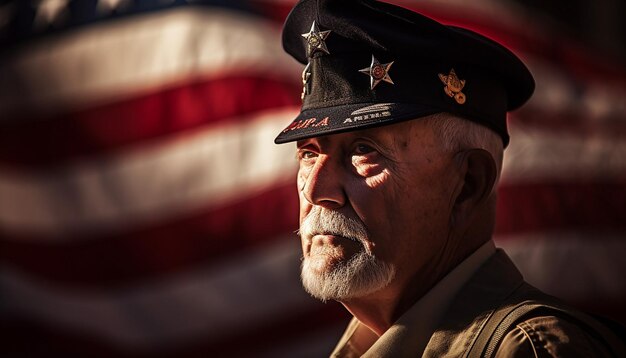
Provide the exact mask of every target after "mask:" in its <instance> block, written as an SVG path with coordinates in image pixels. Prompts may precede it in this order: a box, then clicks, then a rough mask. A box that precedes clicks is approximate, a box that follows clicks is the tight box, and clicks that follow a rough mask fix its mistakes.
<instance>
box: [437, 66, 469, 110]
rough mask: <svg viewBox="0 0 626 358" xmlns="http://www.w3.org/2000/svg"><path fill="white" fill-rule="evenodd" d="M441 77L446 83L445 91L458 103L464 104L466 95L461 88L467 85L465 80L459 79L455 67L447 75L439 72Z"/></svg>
mask: <svg viewBox="0 0 626 358" xmlns="http://www.w3.org/2000/svg"><path fill="white" fill-rule="evenodd" d="M439 79H440V80H441V82H443V84H444V85H446V86H445V87H444V88H443V91H444V92H446V94H447V95H448V96H450V97H453V98H454V100H455V101H456V103H458V104H463V103H465V100H466V97H465V94H464V93H463V92H461V90H462V89H463V87H465V80H461V79H459V77H458V76H457V75H456V72H454V68H453V69H451V70H450V73H449V74H448V75H447V76H446V75H444V74H442V73H440V74H439Z"/></svg>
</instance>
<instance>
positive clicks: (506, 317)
mask: <svg viewBox="0 0 626 358" xmlns="http://www.w3.org/2000/svg"><path fill="white" fill-rule="evenodd" d="M538 309H541V310H542V314H545V313H546V312H547V313H548V314H550V313H552V314H556V315H559V316H561V317H563V316H565V317H568V318H572V319H574V320H575V321H576V322H578V323H579V324H582V325H584V326H586V327H588V328H590V329H591V331H592V332H595V336H596V337H595V338H597V339H598V340H599V341H601V342H604V344H605V346H606V348H607V349H608V351H609V352H613V354H614V356H615V357H623V356H625V355H624V354H626V348H625V347H624V344H623V342H621V344H620V341H619V339H618V338H617V337H616V336H615V335H614V334H613V332H612V331H611V330H610V329H608V328H607V327H605V326H603V325H602V324H600V323H598V322H597V321H596V320H594V319H592V318H591V317H589V316H587V315H585V314H584V313H580V312H575V311H571V310H568V309H565V308H561V307H558V306H553V305H550V304H545V303H539V302H537V301H533V300H528V301H524V302H521V303H518V304H517V305H514V306H508V307H504V308H500V309H497V310H495V311H493V312H492V313H491V315H490V316H489V317H488V318H487V319H486V321H485V322H484V323H483V325H482V327H481V328H480V331H479V333H478V336H477V337H476V339H475V340H474V344H473V345H472V347H471V348H470V350H469V351H468V353H467V356H466V357H468V358H482V357H492V356H493V354H494V353H495V349H496V347H498V344H500V341H501V340H502V339H503V338H504V336H505V335H506V334H507V333H508V332H509V331H510V330H511V328H513V325H514V324H516V323H517V322H518V321H519V320H520V319H521V318H522V317H524V316H526V315H528V314H530V313H531V312H533V311H535V310H538Z"/></svg>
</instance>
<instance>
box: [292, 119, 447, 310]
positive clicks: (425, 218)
mask: <svg viewBox="0 0 626 358" xmlns="http://www.w3.org/2000/svg"><path fill="white" fill-rule="evenodd" d="M297 156H298V160H299V164H300V167H299V171H298V189H299V192H300V236H301V240H302V250H303V265H302V279H303V284H304V286H305V289H307V291H309V293H311V294H312V295H313V296H315V297H318V298H320V299H323V300H326V299H335V300H339V301H341V300H345V299H349V298H355V297H363V296H366V295H370V294H374V293H381V292H380V291H381V290H385V291H389V293H392V292H393V290H402V289H403V287H405V286H406V285H408V284H410V281H411V280H412V279H413V278H414V277H415V276H423V275H427V274H428V273H429V271H432V270H434V269H435V268H434V266H436V263H437V258H438V257H440V256H441V255H442V252H443V247H444V245H445V243H446V238H447V236H448V233H449V224H450V213H451V207H452V204H453V192H454V191H455V187H456V186H458V182H459V180H458V178H456V177H455V174H454V173H456V172H457V171H455V170H453V164H454V163H453V160H452V157H453V156H452V154H450V153H443V151H442V150H441V148H440V146H439V144H438V143H437V139H436V138H435V137H434V134H433V132H432V130H431V129H430V127H428V125H427V123H426V122H424V121H420V120H413V121H408V122H402V123H398V124H394V125H390V126H385V127H381V128H374V129H367V130H361V131H355V132H350V133H342V134H335V135H330V136H326V137H319V138H311V139H306V140H301V141H299V142H298V151H297ZM390 290H391V291H390Z"/></svg>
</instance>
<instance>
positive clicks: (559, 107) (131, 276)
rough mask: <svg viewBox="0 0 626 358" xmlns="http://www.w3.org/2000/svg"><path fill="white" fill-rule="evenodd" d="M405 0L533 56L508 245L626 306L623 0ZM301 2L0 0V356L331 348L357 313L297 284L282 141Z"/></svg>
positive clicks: (509, 165)
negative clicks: (289, 47) (293, 31)
mask: <svg viewBox="0 0 626 358" xmlns="http://www.w3.org/2000/svg"><path fill="white" fill-rule="evenodd" d="M394 2H395V3H399V4H401V5H403V6H406V7H409V8H412V9H416V10H419V11H421V12H423V13H424V14H426V15H430V16H432V17H434V18H436V19H438V20H440V21H442V22H444V23H448V24H457V25H462V26H465V27H469V28H472V29H474V30H476V31H478V32H481V33H483V34H485V35H487V36H489V37H492V38H494V39H496V40H498V41H500V42H502V43H504V44H505V45H506V46H508V47H509V48H511V49H512V50H514V51H515V52H516V53H517V54H519V55H520V56H521V57H522V58H523V59H524V60H525V62H526V63H527V64H528V65H529V67H530V68H531V70H532V72H533V74H534V76H535V78H536V81H537V90H536V93H535V95H534V97H533V98H532V99H531V101H530V102H529V103H528V105H527V106H525V107H523V108H522V109H521V110H519V111H517V112H515V113H513V114H512V115H511V116H510V120H509V123H510V130H511V134H512V139H511V144H510V146H509V148H508V149H507V151H506V153H505V165H504V172H503V177H502V183H501V188H500V190H499V202H498V222H497V227H496V240H497V244H498V245H499V246H501V247H504V248H505V249H506V250H507V251H508V252H509V254H510V255H511V256H512V257H513V259H514V261H515V262H516V263H517V264H518V265H519V267H520V268H521V269H522V271H523V273H524V275H525V276H526V278H527V280H529V281H530V282H531V283H533V284H535V285H537V286H539V287H541V288H542V289H544V290H546V291H548V292H550V293H552V294H555V295H558V296H560V297H562V298H564V299H565V300H567V301H569V302H571V303H574V304H576V305H578V306H580V307H582V308H584V309H586V310H590V311H593V312H597V313H601V314H604V315H606V316H609V317H612V318H614V319H617V320H621V321H622V322H626V309H625V307H624V302H626V280H625V279H624V277H625V274H626V260H625V259H624V257H626V99H625V98H626V70H625V68H624V65H623V64H624V59H626V53H625V52H626V50H625V49H624V48H623V44H624V42H625V38H626V29H625V25H624V23H623V21H621V19H620V18H619V14H623V13H624V12H625V10H626V6H625V5H624V3H623V2H620V1H619V0H604V1H598V2H593V3H588V4H587V3H586V2H582V1H574V2H572V1H568V2H565V1H560V2H556V3H554V2H548V4H544V2H541V1H526V2H524V3H525V5H524V6H522V4H521V2H520V3H517V2H514V1H511V0H509V1H502V0H499V1H495V0H493V1H490V0H480V1H473V2H466V1H462V0H445V1H444V0H440V1H435V0H424V1H409V0H405V1H399V0H398V1H394ZM557 3H558V4H560V5H559V6H557V5H556V4H557ZM293 4H294V1H292V0H250V1H245V2H244V1H226V0H223V1H218V0H215V1H200V0H198V1H180V0H177V1H167V0H136V1H133V0H84V1H72V0H42V1H6V0H3V1H0V46H1V47H0V356H3V357H39V356H41V357H43V356H46V357H48V356H65V357H71V356H85V357H87V356H88V357H170V356H171V357H206V356H228V357H248V356H250V357H252V356H253V357H319V356H325V355H327V354H328V353H329V352H330V350H331V348H332V347H333V345H334V343H335V342H336V340H337V339H338V337H339V335H340V333H341V332H342V330H343V328H344V325H345V324H346V323H347V321H348V319H349V315H348V314H347V313H346V312H345V311H344V310H343V308H342V307H340V306H339V305H338V304H336V303H329V304H321V303H319V302H317V301H315V300H313V299H312V298H309V297H308V296H307V295H306V294H305V293H304V292H303V291H302V289H301V288H300V283H299V278H298V277H299V257H300V245H299V241H298V240H297V238H296V237H295V235H294V234H293V232H294V230H295V229H296V228H297V196H296V190H295V185H294V183H295V170H296V162H295V159H294V148H293V146H292V145H282V146H276V145H274V144H273V138H274V137H275V135H276V134H277V133H278V132H279V131H280V130H281V129H282V128H283V127H284V126H285V125H286V124H288V123H289V121H290V120H291V118H292V117H293V116H294V115H295V113H296V112H297V111H298V109H299V105H300V99H299V96H300V91H301V81H300V72H301V70H302V66H301V65H299V64H297V63H296V62H295V61H294V60H292V59H291V58H289V57H287V56H286V55H285V54H283V52H282V48H281V45H280V27H281V23H282V21H283V20H284V18H285V16H286V15H287V13H288V11H289V9H290V8H291V6H292V5H293ZM620 44H621V45H620Z"/></svg>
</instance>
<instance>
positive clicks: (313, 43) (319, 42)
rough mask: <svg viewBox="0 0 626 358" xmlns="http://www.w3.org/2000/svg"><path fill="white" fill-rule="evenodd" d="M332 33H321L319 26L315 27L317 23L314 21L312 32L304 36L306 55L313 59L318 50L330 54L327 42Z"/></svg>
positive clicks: (328, 31) (327, 31)
mask: <svg viewBox="0 0 626 358" xmlns="http://www.w3.org/2000/svg"><path fill="white" fill-rule="evenodd" d="M330 32H331V31H330V30H326V31H320V30H319V29H318V28H317V26H315V21H313V24H311V30H310V31H309V32H307V33H306V34H302V37H304V38H305V39H306V55H307V56H309V57H311V56H313V54H314V53H315V51H318V50H319V51H322V52H325V53H327V54H330V52H329V51H328V47H326V42H325V40H326V38H327V37H328V35H330Z"/></svg>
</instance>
